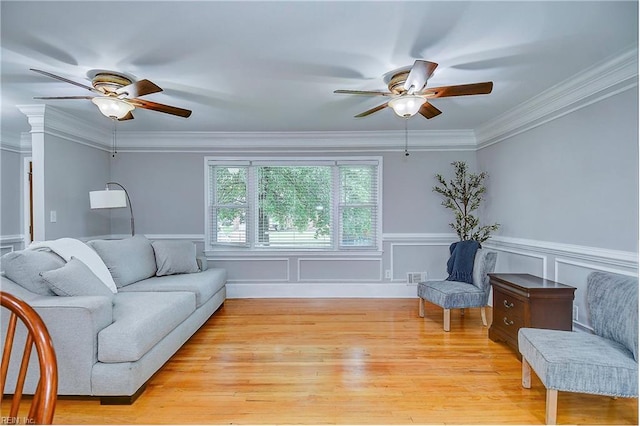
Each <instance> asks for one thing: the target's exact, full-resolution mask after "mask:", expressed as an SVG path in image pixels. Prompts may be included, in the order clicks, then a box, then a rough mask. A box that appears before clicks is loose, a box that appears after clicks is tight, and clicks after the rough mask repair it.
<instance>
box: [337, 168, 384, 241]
mask: <svg viewBox="0 0 640 426" xmlns="http://www.w3.org/2000/svg"><path fill="white" fill-rule="evenodd" d="M339 170H340V203H339V205H338V211H339V215H340V246H341V247H342V248H346V247H375V246H376V242H377V230H378V223H377V218H378V178H377V177H378V171H377V166H375V165H341V166H339Z"/></svg>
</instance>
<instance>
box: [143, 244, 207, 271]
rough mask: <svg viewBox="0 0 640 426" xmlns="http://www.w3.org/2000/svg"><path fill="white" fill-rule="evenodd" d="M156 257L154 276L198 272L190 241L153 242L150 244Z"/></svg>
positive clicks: (192, 245) (194, 246)
mask: <svg viewBox="0 0 640 426" xmlns="http://www.w3.org/2000/svg"><path fill="white" fill-rule="evenodd" d="M151 246H152V247H153V252H154V254H155V257H156V266H157V268H158V270H157V271H156V276H158V277H160V276H163V275H173V274H190V273H193V272H198V271H200V269H199V268H198V262H197V261H196V245H195V244H193V243H192V242H190V241H154V242H152V243H151Z"/></svg>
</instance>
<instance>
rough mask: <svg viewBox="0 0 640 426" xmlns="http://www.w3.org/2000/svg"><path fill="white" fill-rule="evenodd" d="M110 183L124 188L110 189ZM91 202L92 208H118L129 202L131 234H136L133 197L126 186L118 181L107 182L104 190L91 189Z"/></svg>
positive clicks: (125, 205)
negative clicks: (132, 204)
mask: <svg viewBox="0 0 640 426" xmlns="http://www.w3.org/2000/svg"><path fill="white" fill-rule="evenodd" d="M109 185H117V186H119V187H120V188H122V190H119V189H116V190H109ZM89 203H90V204H91V209H116V208H121V207H127V204H129V212H130V213H131V236H133V235H135V227H134V224H133V208H132V207H131V199H130V198H129V193H128V192H127V190H126V189H125V188H124V186H122V185H120V184H119V183H118V182H107V184H106V185H105V188H104V190H103V191H89Z"/></svg>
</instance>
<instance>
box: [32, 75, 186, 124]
mask: <svg viewBox="0 0 640 426" xmlns="http://www.w3.org/2000/svg"><path fill="white" fill-rule="evenodd" d="M31 71H35V72H37V73H40V74H42V75H46V76H47V77H51V78H55V79H56V80H60V81H64V82H66V83H70V84H73V85H74V86H78V87H82V88H83V89H87V90H89V91H91V92H93V93H95V94H96V95H95V96H36V97H34V99H89V100H91V102H93V103H94V104H95V105H96V106H97V107H98V109H100V112H101V113H102V114H104V115H105V116H107V117H109V118H113V119H117V120H119V121H123V120H132V119H133V114H132V113H131V112H132V111H133V110H134V109H135V108H144V109H150V110H153V111H158V112H164V113H166V114H172V115H177V116H179V117H184V118H187V117H189V116H190V115H191V111H190V110H188V109H183V108H178V107H174V106H170V105H164V104H159V103H157V102H151V101H146V100H143V99H139V97H140V96H145V95H149V94H151V93H157V92H161V91H162V89H161V88H160V87H158V86H157V85H155V84H154V83H152V82H151V81H149V80H139V81H133V79H132V78H131V77H129V76H126V75H124V74H121V73H117V72H114V71H103V70H94V71H90V72H89V77H91V86H87V85H85V84H82V83H78V82H76V81H73V80H69V79H67V78H64V77H60V76H59V75H55V74H52V73H50V72H47V71H42V70H38V69H35V68H31Z"/></svg>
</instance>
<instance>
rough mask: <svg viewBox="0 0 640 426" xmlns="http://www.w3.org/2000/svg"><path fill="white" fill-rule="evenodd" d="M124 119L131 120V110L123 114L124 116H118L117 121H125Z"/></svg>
mask: <svg viewBox="0 0 640 426" xmlns="http://www.w3.org/2000/svg"><path fill="white" fill-rule="evenodd" d="M125 120H133V114H131V111H129V112H128V113H127V115H125V116H124V117H122V118H118V121H125Z"/></svg>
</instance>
